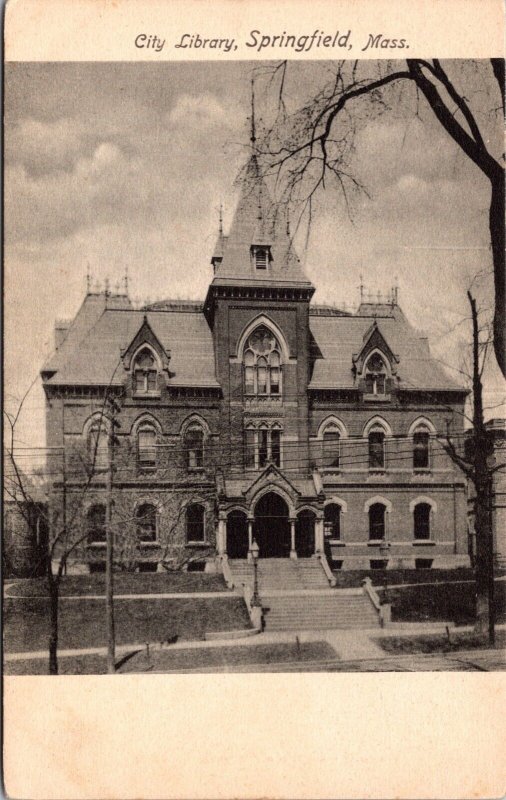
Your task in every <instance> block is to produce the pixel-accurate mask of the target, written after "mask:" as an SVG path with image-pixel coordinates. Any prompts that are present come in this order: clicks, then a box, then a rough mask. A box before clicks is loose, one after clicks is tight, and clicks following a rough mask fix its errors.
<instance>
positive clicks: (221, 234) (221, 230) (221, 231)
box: [219, 202, 223, 236]
mask: <svg viewBox="0 0 506 800" xmlns="http://www.w3.org/2000/svg"><path fill="white" fill-rule="evenodd" d="M219 219H220V228H219V233H220V236H223V203H222V202H220V217H219Z"/></svg>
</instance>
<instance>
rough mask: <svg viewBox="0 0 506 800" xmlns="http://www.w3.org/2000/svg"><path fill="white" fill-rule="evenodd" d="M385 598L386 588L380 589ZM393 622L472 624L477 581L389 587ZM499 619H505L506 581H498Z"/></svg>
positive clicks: (496, 589)
mask: <svg viewBox="0 0 506 800" xmlns="http://www.w3.org/2000/svg"><path fill="white" fill-rule="evenodd" d="M379 594H380V597H381V598H382V600H384V599H385V592H384V590H380V591H379ZM387 597H388V602H389V603H391V604H392V620H393V621H394V622H439V621H450V622H454V623H455V624H456V625H470V624H472V623H474V617H475V586H474V583H456V584H455V583H454V584H448V583H446V584H445V583H441V584H437V585H435V586H406V587H404V588H401V587H398V588H395V587H391V586H389V588H388V590H387ZM495 607H496V621H497V622H498V623H500V622H505V621H506V581H496V583H495Z"/></svg>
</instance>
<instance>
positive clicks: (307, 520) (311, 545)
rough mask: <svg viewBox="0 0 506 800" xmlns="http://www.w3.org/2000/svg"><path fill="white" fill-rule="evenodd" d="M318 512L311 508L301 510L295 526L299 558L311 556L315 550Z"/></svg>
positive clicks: (296, 547)
mask: <svg viewBox="0 0 506 800" xmlns="http://www.w3.org/2000/svg"><path fill="white" fill-rule="evenodd" d="M315 521H316V514H315V513H314V512H313V511H310V510H309V509H305V510H304V511H301V512H300V514H298V516H297V523H296V526H295V549H296V551H297V555H298V557H299V558H310V556H312V555H313V553H314V551H315Z"/></svg>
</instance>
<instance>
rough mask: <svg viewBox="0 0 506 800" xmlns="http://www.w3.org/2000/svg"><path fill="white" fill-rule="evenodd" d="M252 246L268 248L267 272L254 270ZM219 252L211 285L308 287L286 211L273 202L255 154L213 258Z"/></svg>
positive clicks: (308, 283) (248, 166)
mask: <svg viewBox="0 0 506 800" xmlns="http://www.w3.org/2000/svg"><path fill="white" fill-rule="evenodd" d="M254 245H257V246H265V247H268V248H269V250H270V260H269V262H268V266H267V269H263V270H258V269H256V268H255V263H254V260H253V259H252V254H251V248H252V246H254ZM218 253H219V255H220V256H221V255H222V260H221V262H220V263H218V264H216V265H215V267H216V271H215V276H214V280H213V282H212V285H218V286H220V285H221V286H224V285H226V286H231V285H249V286H294V285H295V286H306V287H311V282H310V281H309V280H308V279H307V277H306V275H305V274H304V272H303V270H302V267H301V265H300V262H299V259H298V258H297V255H296V253H295V250H294V248H293V243H292V240H291V236H290V233H289V229H288V213H287V208H286V206H284V205H277V204H275V203H274V202H273V200H272V198H271V196H270V192H269V189H268V187H267V185H266V183H265V181H264V179H263V177H262V175H261V174H260V170H259V167H258V163H257V159H256V156H255V155H253V156H252V157H251V158H250V161H249V163H248V165H247V168H246V171H245V176H244V178H243V180H242V188H241V194H240V197H239V202H238V205H237V209H236V212H235V216H234V219H233V222H232V226H231V228H230V233H229V235H228V236H227V237H225V236H223V235H222V233H221V232H220V236H219V238H218V242H217V245H216V250H215V255H216V254H218ZM213 260H214V259H213Z"/></svg>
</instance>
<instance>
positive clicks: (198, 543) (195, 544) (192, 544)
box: [186, 542, 211, 547]
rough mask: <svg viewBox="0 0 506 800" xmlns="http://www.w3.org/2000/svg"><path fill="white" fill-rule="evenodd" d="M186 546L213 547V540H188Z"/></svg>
mask: <svg viewBox="0 0 506 800" xmlns="http://www.w3.org/2000/svg"><path fill="white" fill-rule="evenodd" d="M186 547H211V542H186Z"/></svg>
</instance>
